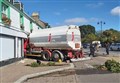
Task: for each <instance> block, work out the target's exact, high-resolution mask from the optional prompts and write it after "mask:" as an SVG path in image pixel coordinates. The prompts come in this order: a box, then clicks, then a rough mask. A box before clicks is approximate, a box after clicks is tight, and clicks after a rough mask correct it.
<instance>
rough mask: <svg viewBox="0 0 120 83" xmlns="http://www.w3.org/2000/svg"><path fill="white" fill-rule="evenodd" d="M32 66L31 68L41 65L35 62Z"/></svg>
mask: <svg viewBox="0 0 120 83" xmlns="http://www.w3.org/2000/svg"><path fill="white" fill-rule="evenodd" d="M30 66H31V67H39V66H40V65H39V64H38V63H37V62H33V63H31V65H30Z"/></svg>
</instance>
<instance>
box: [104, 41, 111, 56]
mask: <svg viewBox="0 0 120 83" xmlns="http://www.w3.org/2000/svg"><path fill="white" fill-rule="evenodd" d="M109 47H110V44H109V42H107V43H106V44H105V49H106V54H107V55H109Z"/></svg>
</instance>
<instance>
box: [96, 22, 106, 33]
mask: <svg viewBox="0 0 120 83" xmlns="http://www.w3.org/2000/svg"><path fill="white" fill-rule="evenodd" d="M97 24H100V26H101V35H102V26H103V24H105V22H103V21H100V22H98V23H97Z"/></svg>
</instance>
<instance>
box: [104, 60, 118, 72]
mask: <svg viewBox="0 0 120 83" xmlns="http://www.w3.org/2000/svg"><path fill="white" fill-rule="evenodd" d="M105 67H106V68H107V69H108V70H109V71H112V72H116V73H119V72H120V63H119V62H116V61H115V60H107V61H106V62H105Z"/></svg>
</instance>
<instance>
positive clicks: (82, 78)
mask: <svg viewBox="0 0 120 83" xmlns="http://www.w3.org/2000/svg"><path fill="white" fill-rule="evenodd" d="M84 52H85V56H86V57H87V56H88V53H89V51H88V50H87V51H86V50H84ZM96 55H97V57H91V58H89V59H90V60H89V59H88V60H80V61H75V62H74V65H73V63H70V64H68V63H64V62H63V63H61V64H64V65H62V66H44V67H35V68H33V67H30V66H26V65H27V64H30V63H32V62H34V61H35V60H34V59H23V60H21V61H18V62H15V63H13V64H10V65H7V66H4V67H0V80H1V83H21V82H22V83H23V82H24V83H34V81H35V83H40V82H41V83H120V80H119V77H120V74H114V73H110V72H108V71H107V72H106V71H104V72H103V71H102V72H101V71H98V70H96V69H94V67H93V66H92V65H94V64H95V65H96V64H103V63H104V62H105V61H106V60H107V59H111V55H109V56H105V55H103V53H102V52H100V51H99V52H97V53H96ZM118 55H119V54H118ZM112 58H115V57H114V56H112ZM116 59H117V60H118V61H120V57H118V56H117V58H116ZM43 63H46V62H44V61H43ZM74 66H75V68H74ZM53 72H54V73H53ZM95 78H96V79H95ZM104 78H105V79H106V80H105V79H104ZM111 78H112V79H111Z"/></svg>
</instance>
